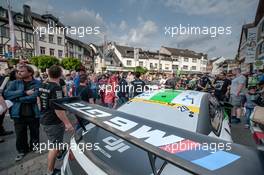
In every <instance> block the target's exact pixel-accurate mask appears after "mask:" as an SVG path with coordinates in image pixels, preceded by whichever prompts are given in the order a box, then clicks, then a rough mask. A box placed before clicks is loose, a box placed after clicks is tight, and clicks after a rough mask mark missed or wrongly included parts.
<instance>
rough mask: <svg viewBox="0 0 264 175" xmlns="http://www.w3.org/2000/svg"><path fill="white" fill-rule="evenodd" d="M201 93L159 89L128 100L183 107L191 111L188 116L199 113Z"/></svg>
mask: <svg viewBox="0 0 264 175" xmlns="http://www.w3.org/2000/svg"><path fill="white" fill-rule="evenodd" d="M203 95H204V93H201V92H195V91H187V90H186V91H183V90H160V91H154V92H145V93H143V94H141V95H139V96H137V97H135V98H133V99H131V100H130V101H133V102H145V103H152V104H161V105H164V106H169V107H183V108H186V109H188V110H187V111H190V112H191V113H190V116H193V115H192V113H199V110H200V105H201V104H200V103H201V98H202V96H203ZM178 109H179V108H178ZM181 112H183V111H181Z"/></svg>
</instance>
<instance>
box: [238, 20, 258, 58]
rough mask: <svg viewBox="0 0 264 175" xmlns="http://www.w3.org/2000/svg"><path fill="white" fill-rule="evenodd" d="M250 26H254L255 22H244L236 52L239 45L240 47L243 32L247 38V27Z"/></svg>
mask: <svg viewBox="0 0 264 175" xmlns="http://www.w3.org/2000/svg"><path fill="white" fill-rule="evenodd" d="M252 27H255V24H254V23H248V24H244V25H243V26H242V29H241V34H240V40H239V45H238V53H239V50H240V47H241V42H242V37H243V32H245V34H246V38H247V33H248V29H249V28H252Z"/></svg>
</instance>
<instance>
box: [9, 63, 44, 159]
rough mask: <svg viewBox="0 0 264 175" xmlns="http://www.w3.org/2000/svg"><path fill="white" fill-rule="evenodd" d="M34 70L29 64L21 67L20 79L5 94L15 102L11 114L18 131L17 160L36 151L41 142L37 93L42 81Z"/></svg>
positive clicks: (12, 83)
mask: <svg viewBox="0 0 264 175" xmlns="http://www.w3.org/2000/svg"><path fill="white" fill-rule="evenodd" d="M33 75H34V70H33V69H32V67H30V66H28V65H23V66H21V67H19V71H18V77H19V78H20V80H14V81H12V82H11V83H10V84H9V85H8V87H7V88H6V90H5V92H4V95H5V98H6V99H7V100H10V101H12V102H13V106H12V108H11V110H10V115H11V117H12V118H13V119H14V124H15V132H16V148H17V152H18V155H17V156H16V158H15V160H16V161H19V160H21V159H22V158H23V157H24V156H25V154H26V153H28V152H29V151H30V150H31V151H34V150H33V148H35V146H36V145H38V144H39V117H40V113H39V110H38V106H37V103H36V102H37V94H38V88H39V87H40V81H38V80H35V79H33ZM27 128H29V130H30V144H29V145H28V139H27Z"/></svg>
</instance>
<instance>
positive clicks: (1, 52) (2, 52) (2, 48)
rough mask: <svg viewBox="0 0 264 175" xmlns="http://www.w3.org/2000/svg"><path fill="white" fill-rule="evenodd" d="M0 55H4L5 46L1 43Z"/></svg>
mask: <svg viewBox="0 0 264 175" xmlns="http://www.w3.org/2000/svg"><path fill="white" fill-rule="evenodd" d="M0 55H4V46H3V45H0Z"/></svg>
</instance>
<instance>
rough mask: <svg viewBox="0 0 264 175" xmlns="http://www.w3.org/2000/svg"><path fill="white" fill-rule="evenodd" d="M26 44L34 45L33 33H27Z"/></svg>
mask: <svg viewBox="0 0 264 175" xmlns="http://www.w3.org/2000/svg"><path fill="white" fill-rule="evenodd" d="M25 39H26V42H29V43H32V42H33V35H32V33H25Z"/></svg>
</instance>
